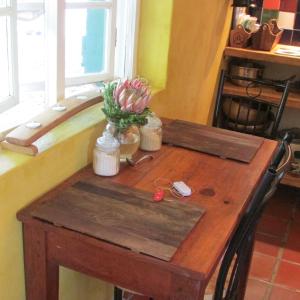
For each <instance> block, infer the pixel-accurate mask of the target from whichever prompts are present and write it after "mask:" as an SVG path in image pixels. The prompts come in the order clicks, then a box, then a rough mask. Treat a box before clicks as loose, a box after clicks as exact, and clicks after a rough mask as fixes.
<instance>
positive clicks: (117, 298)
mask: <svg viewBox="0 0 300 300" xmlns="http://www.w3.org/2000/svg"><path fill="white" fill-rule="evenodd" d="M122 299H123V292H122V290H121V289H119V288H118V287H116V286H115V289H114V300H122Z"/></svg>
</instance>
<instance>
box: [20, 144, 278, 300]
mask: <svg viewBox="0 0 300 300" xmlns="http://www.w3.org/2000/svg"><path fill="white" fill-rule="evenodd" d="M276 145H277V143H276V142H274V141H270V140H264V141H263V144H262V146H261V147H260V149H259V150H258V152H257V154H256V155H255V157H254V158H253V160H252V161H251V163H249V164H247V163H242V162H237V161H233V160H228V159H221V158H218V157H216V156H212V155H208V154H204V153H200V152H196V151H191V150H187V149H184V148H177V147H172V146H166V145H165V146H163V148H162V150H161V151H159V152H156V153H154V154H153V155H154V159H153V160H152V161H150V162H145V163H143V164H141V165H140V166H138V167H136V168H132V167H129V166H127V165H123V166H122V168H121V171H120V173H119V175H117V176H115V177H112V178H109V179H107V180H111V181H112V182H116V183H121V184H124V185H127V186H129V187H135V188H138V189H141V190H145V191H150V192H153V190H154V186H153V181H154V180H155V179H156V178H159V177H161V178H168V179H170V180H183V181H185V182H186V183H188V184H189V186H191V187H192V189H193V195H192V196H191V197H189V199H188V200H185V201H188V202H190V203H194V204H197V205H200V206H201V207H203V208H204V209H205V210H206V213H205V215H204V216H203V217H202V218H201V220H200V221H199V222H198V223H197V225H196V226H195V228H194V229H193V231H192V232H191V233H190V234H189V235H188V237H187V238H186V240H185V241H184V242H183V243H182V244H181V246H180V247H179V248H178V250H177V251H176V253H175V255H174V256H173V257H172V259H171V261H169V262H166V261H163V260H159V259H156V258H153V257H151V256H147V255H143V254H140V253H136V252H133V251H131V250H128V249H126V248H122V247H119V246H117V245H114V244H111V243H108V242H105V241H103V240H100V239H96V238H92V237H90V236H88V235H85V234H81V233H79V232H76V231H72V230H67V229H65V228H63V227H59V226H55V225H52V224H50V223H47V222H44V221H41V220H38V219H35V218H33V217H32V216H31V212H32V211H33V210H34V208H35V207H36V206H37V205H38V204H39V203H40V201H51V199H53V198H54V197H55V196H56V195H58V194H59V193H60V192H61V191H63V190H65V189H66V187H68V186H70V185H72V184H74V183H75V182H77V181H79V180H81V181H82V180H84V179H85V178H90V177H95V178H96V176H95V175H94V174H93V172H92V170H91V168H90V167H88V168H86V169H84V170H82V171H80V172H79V173H77V174H75V175H74V176H73V177H71V178H70V179H69V180H67V181H66V182H64V183H63V184H61V185H60V186H58V187H57V188H55V189H54V190H52V191H50V192H49V193H48V194H46V195H45V196H44V197H42V198H41V199H39V200H38V201H37V202H34V203H33V204H31V205H30V206H28V207H27V208H24V209H23V210H22V211H20V212H19V213H18V215H17V217H18V219H19V220H21V221H22V222H23V232H24V259H25V278H26V295H27V300H43V299H45V300H57V299H58V274H59V272H58V270H59V265H61V266H65V267H67V268H70V269H73V270H76V271H79V272H83V273H85V274H87V275H90V276H94V277H98V278H100V279H102V280H105V281H108V282H111V283H113V284H114V285H117V286H121V287H124V288H127V289H130V290H134V291H136V292H139V293H141V294H144V295H149V296H151V297H153V298H154V299H155V300H162V299H163V300H165V299H178V300H184V299H186V300H192V299H202V298H203V295H204V291H205V288H206V286H207V284H208V281H209V279H210V277H211V276H212V273H213V272H214V270H215V268H216V266H217V264H218V262H219V261H220V258H221V256H222V254H223V253H224V250H225V248H226V244H227V243H228V241H229V239H230V236H231V234H232V233H233V231H234V229H235V227H236V225H237V223H238V220H239V218H240V216H241V214H242V212H243V210H244V209H245V207H246V206H247V201H248V200H249V199H250V196H251V194H252V192H253V190H254V189H255V187H256V185H257V183H258V181H259V180H260V178H261V176H262V174H263V172H264V171H265V169H266V167H267V165H268V163H269V161H270V159H271V157H272V155H273V153H274V150H275V148H276ZM49 199H50V200H49ZM178 201H181V200H178Z"/></svg>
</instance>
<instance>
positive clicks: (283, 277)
mask: <svg viewBox="0 0 300 300" xmlns="http://www.w3.org/2000/svg"><path fill="white" fill-rule="evenodd" d="M275 283H276V284H280V285H283V286H285V287H287V288H292V289H299V290H300V265H299V264H294V263H289V262H286V261H281V263H280V265H279V269H278V272H277V276H276V278H275Z"/></svg>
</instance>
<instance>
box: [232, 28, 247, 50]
mask: <svg viewBox="0 0 300 300" xmlns="http://www.w3.org/2000/svg"><path fill="white" fill-rule="evenodd" d="M250 37H251V33H249V32H247V31H246V30H245V28H244V27H243V26H242V25H238V26H237V27H236V28H235V29H233V30H231V32H230V39H229V43H230V46H231V47H236V48H246V47H247V46H248V44H249V40H250Z"/></svg>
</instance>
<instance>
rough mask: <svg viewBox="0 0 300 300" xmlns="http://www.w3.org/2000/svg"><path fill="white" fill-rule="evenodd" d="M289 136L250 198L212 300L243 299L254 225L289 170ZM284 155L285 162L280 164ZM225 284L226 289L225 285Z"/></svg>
mask: <svg viewBox="0 0 300 300" xmlns="http://www.w3.org/2000/svg"><path fill="white" fill-rule="evenodd" d="M291 141H292V135H291V134H290V133H287V134H286V135H285V137H284V138H283V140H282V142H281V144H280V146H279V147H278V149H277V153H276V154H275V156H274V159H273V161H272V163H271V164H270V166H269V168H268V169H267V171H266V173H265V174H264V176H263V178H262V180H261V181H260V183H259V184H258V186H257V189H256V191H255V192H254V194H253V196H252V200H251V203H250V205H249V207H248V209H247V210H246V212H245V214H244V215H243V217H242V219H241V221H240V223H239V225H238V227H237V229H236V231H235V233H234V235H233V237H232V239H231V240H230V242H229V245H228V247H227V249H226V252H225V254H224V257H223V260H222V263H221V267H220V269H219V273H218V278H217V282H216V286H215V292H214V296H213V299H214V300H241V299H244V294H245V289H246V284H247V278H248V273H249V267H250V263H251V258H252V252H253V245H254V236H255V231H256V225H257V223H258V221H259V219H260V217H261V214H262V212H263V210H264V207H265V205H266V203H267V201H268V200H269V199H270V197H271V196H272V195H273V194H274V192H275V190H276V187H277V185H278V183H279V182H280V180H281V178H282V177H283V175H284V174H285V172H286V171H287V170H288V168H289V162H290V160H291V156H292V152H291V148H290V146H289V144H290V142H291ZM285 156H286V159H285V161H284V163H282V164H281V165H280V163H281V161H282V160H283V158H284V157H285ZM226 285H227V286H226Z"/></svg>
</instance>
